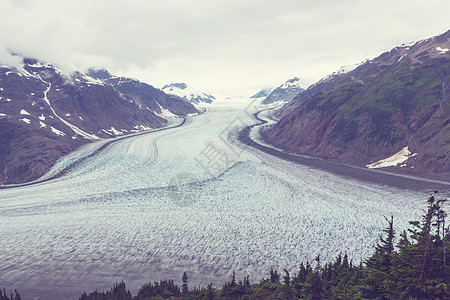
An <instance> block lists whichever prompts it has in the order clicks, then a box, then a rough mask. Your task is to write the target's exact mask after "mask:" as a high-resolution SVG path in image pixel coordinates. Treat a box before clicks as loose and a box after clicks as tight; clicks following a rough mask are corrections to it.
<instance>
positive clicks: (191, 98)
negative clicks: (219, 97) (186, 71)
mask: <svg viewBox="0 0 450 300" xmlns="http://www.w3.org/2000/svg"><path fill="white" fill-rule="evenodd" d="M162 90H163V91H164V92H165V93H167V94H171V95H176V96H178V97H181V98H183V99H185V100H186V101H188V102H190V103H193V104H202V103H212V102H213V101H214V100H216V98H215V97H214V96H211V95H208V94H206V93H203V92H201V91H199V90H197V89H195V88H192V87H189V86H188V85H187V84H185V83H169V84H166V85H165V86H163V88H162Z"/></svg>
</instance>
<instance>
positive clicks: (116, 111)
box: [0, 58, 198, 184]
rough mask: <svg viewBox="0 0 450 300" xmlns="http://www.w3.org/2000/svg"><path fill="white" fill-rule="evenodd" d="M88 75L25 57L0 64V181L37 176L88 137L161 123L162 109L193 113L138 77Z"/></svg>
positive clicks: (179, 113) (125, 131)
mask: <svg viewBox="0 0 450 300" xmlns="http://www.w3.org/2000/svg"><path fill="white" fill-rule="evenodd" d="M88 73H89V74H91V75H92V76H94V77H91V76H89V75H86V74H83V73H80V72H75V73H71V74H66V73H64V72H62V71H61V70H58V69H57V68H56V67H54V66H52V65H50V64H43V63H40V62H38V61H37V60H35V59H28V58H26V59H24V65H23V67H22V69H20V70H18V69H13V68H8V67H0V142H1V145H0V150H1V151H0V184H2V183H21V182H26V181H30V180H33V179H37V178H38V177H40V176H42V175H43V174H44V173H45V172H46V171H48V169H49V168H50V167H51V166H52V165H53V163H54V162H55V161H56V160H57V159H58V158H59V157H60V156H62V155H65V154H67V153H69V152H70V151H73V150H74V149H76V148H78V147H79V146H80V145H82V144H85V143H88V142H90V141H94V140H97V139H100V138H108V137H111V136H117V135H122V134H127V133H131V132H137V131H140V130H144V129H149V128H158V127H162V126H164V125H165V124H166V123H167V121H166V120H165V119H164V118H163V116H162V114H161V113H162V110H164V111H165V112H166V114H167V112H170V114H174V115H178V116H185V115H187V114H190V113H196V112H198V111H197V110H196V109H195V108H194V107H193V106H192V105H191V104H189V103H187V102H185V101H184V100H182V99H180V98H178V97H175V96H171V95H166V94H165V93H164V92H162V91H160V90H158V89H155V88H153V87H152V86H150V85H147V84H145V83H142V82H139V81H137V80H134V79H129V78H120V79H119V78H117V77H112V76H111V74H109V72H108V71H106V70H100V71H99V70H97V71H94V70H90V71H88ZM113 78H116V79H113ZM119 81H120V84H119V83H118V82H119Z"/></svg>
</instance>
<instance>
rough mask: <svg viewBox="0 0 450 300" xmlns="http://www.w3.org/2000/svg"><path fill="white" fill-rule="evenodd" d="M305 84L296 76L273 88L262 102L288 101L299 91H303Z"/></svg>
mask: <svg viewBox="0 0 450 300" xmlns="http://www.w3.org/2000/svg"><path fill="white" fill-rule="evenodd" d="M305 85H306V84H305V83H304V82H302V81H301V80H300V78H298V77H294V78H291V79H289V80H288V81H286V82H285V83H283V84H282V85H280V86H279V87H277V88H276V89H274V90H273V91H272V92H271V93H270V94H269V95H268V96H267V97H266V98H265V99H264V100H263V102H262V103H263V104H270V103H274V102H289V101H291V100H292V99H293V98H294V97H295V96H297V95H298V94H299V93H301V92H303V91H304V90H305V89H304V86H305Z"/></svg>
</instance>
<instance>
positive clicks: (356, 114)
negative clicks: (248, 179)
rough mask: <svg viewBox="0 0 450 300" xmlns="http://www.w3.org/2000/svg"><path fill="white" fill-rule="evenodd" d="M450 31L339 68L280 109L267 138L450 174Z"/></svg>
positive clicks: (373, 163) (351, 159)
mask: <svg viewBox="0 0 450 300" xmlns="http://www.w3.org/2000/svg"><path fill="white" fill-rule="evenodd" d="M449 39H450V31H448V32H446V33H444V34H442V35H440V36H436V37H432V38H429V39H427V40H423V41H419V42H417V43H411V44H404V45H402V46H399V47H396V48H394V49H392V50H391V51H389V52H386V53H383V54H381V55H380V56H379V57H377V58H375V59H373V60H369V61H365V62H363V63H361V64H359V65H357V66H355V67H356V68H354V69H352V68H350V69H349V70H344V71H341V72H336V73H334V74H332V75H330V76H328V77H326V78H324V79H322V80H321V81H319V82H318V83H316V84H314V85H313V86H311V87H309V88H308V89H307V90H306V91H304V92H302V93H300V94H299V95H298V96H297V97H295V98H294V99H293V100H292V101H291V102H290V103H288V104H286V105H285V106H284V107H282V108H281V109H280V111H279V113H278V115H279V117H280V120H279V122H278V123H277V124H275V125H274V126H273V127H272V128H270V129H269V130H268V131H267V132H266V133H265V136H264V138H265V139H266V140H267V141H268V142H269V143H272V144H273V145H276V146H277V147H280V148H283V149H285V150H288V151H292V152H295V153H301V154H307V155H310V156H315V157H320V158H324V159H328V160H334V161H338V162H343V163H348V164H354V165H359V166H365V167H371V168H381V167H382V168H384V169H386V170H392V171H401V172H407V173H413V174H422V175H428V176H431V177H437V178H443V179H447V180H448V178H449V177H448V176H449V174H450V101H449V95H450V78H449V73H450V52H449V51H448V49H449V48H450V40H449Z"/></svg>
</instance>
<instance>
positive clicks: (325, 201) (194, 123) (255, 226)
mask: <svg viewBox="0 0 450 300" xmlns="http://www.w3.org/2000/svg"><path fill="white" fill-rule="evenodd" d="M248 104H249V102H245V101H231V100H230V101H222V102H219V103H216V104H215V105H212V106H210V107H209V108H208V111H207V112H206V113H204V114H202V115H200V116H196V117H189V118H188V119H187V121H186V123H185V124H184V125H183V126H181V127H177V128H173V129H168V130H162V131H157V132H149V133H148V134H143V135H137V136H134V137H130V138H126V139H122V140H118V141H117V142H114V143H111V144H110V145H109V146H108V147H106V149H104V150H103V151H101V152H100V153H98V154H97V155H94V156H91V157H89V158H88V159H85V160H84V161H82V162H81V163H79V164H77V165H76V167H75V168H72V169H71V170H70V172H67V173H65V174H63V175H62V176H60V177H58V178H56V179H53V180H49V181H46V182H42V183H37V184H34V185H29V186H22V187H17V188H13V189H4V190H0V236H1V237H2V238H1V239H2V251H0V285H1V286H6V287H7V288H8V289H14V288H17V289H18V290H19V291H20V292H21V295H22V296H23V297H24V298H25V299H27V298H30V297H31V296H33V298H34V297H35V296H39V295H44V294H45V295H52V296H54V297H53V298H55V299H56V298H66V297H69V298H77V297H79V295H80V294H81V293H82V292H83V291H84V290H87V291H90V290H94V289H105V290H106V289H109V287H110V286H111V284H112V283H114V282H118V281H120V280H122V279H123V280H125V281H126V282H127V285H128V287H129V288H130V289H131V290H132V292H134V293H135V292H136V291H137V290H138V289H139V287H140V286H141V285H143V284H144V283H146V282H148V281H151V280H159V279H162V278H181V274H182V273H183V271H185V270H186V271H188V272H189V274H190V278H189V283H190V285H191V286H194V285H200V284H201V285H203V286H206V285H207V284H208V283H209V282H211V281H212V282H213V284H214V285H222V284H223V283H224V282H225V281H226V280H229V278H230V276H231V273H232V272H233V270H235V271H236V277H238V278H242V277H243V276H244V275H246V274H249V275H250V280H251V281H257V280H259V279H261V278H262V277H266V276H267V274H268V272H269V270H270V269H271V268H286V269H288V270H292V271H295V270H296V269H297V268H298V266H299V264H300V262H301V261H306V260H308V261H312V260H313V259H314V257H315V256H316V255H317V254H320V255H321V257H322V259H324V260H330V259H332V258H334V257H336V255H337V254H338V253H339V252H347V253H348V255H349V257H350V258H351V259H353V261H354V262H355V263H357V262H359V261H360V260H361V259H363V258H365V257H368V256H369V255H371V254H372V251H373V244H374V243H375V241H376V240H377V238H378V236H379V233H380V231H381V229H382V228H384V227H385V223H384V219H383V215H386V216H388V215H391V214H392V215H394V218H395V222H396V225H397V228H396V229H397V231H398V232H399V231H400V230H401V229H403V228H406V227H407V225H408V221H409V220H415V219H417V218H418V216H420V215H421V213H422V208H423V207H424V203H425V201H424V200H423V199H426V195H425V196H424V192H422V191H417V190H405V189H399V188H395V187H390V186H387V185H380V184H375V183H369V182H366V181H359V180H356V179H351V178H347V177H343V176H339V175H334V174H331V173H327V172H325V171H322V170H320V169H316V168H312V167H308V166H303V165H300V164H293V163H292V162H289V161H286V160H283V159H280V158H277V157H274V156H271V155H269V154H267V153H264V152H262V151H259V150H258V149H255V148H252V147H248V146H245V145H243V144H240V143H238V142H237V141H235V140H234V138H233V136H235V135H236V132H238V129H239V128H242V127H244V126H248V125H250V124H253V123H254V122H255V121H254V119H253V113H254V112H255V111H257V110H258V109H260V108H258V107H256V106H251V107H248ZM229 132H232V133H233V134H232V135H231V138H230V137H229V135H228V133H229ZM99 146H100V144H89V145H85V146H83V147H82V148H81V149H79V150H78V151H76V152H74V153H72V154H70V155H69V156H67V157H65V158H63V159H61V160H60V161H59V162H58V164H57V165H55V166H54V168H53V169H52V170H51V171H50V173H49V175H47V176H48V177H51V176H52V175H54V174H56V173H58V171H59V170H62V169H64V168H65V167H66V166H67V165H68V164H70V163H71V162H73V161H76V160H77V159H78V158H81V157H84V156H86V155H88V154H90V153H92V152H93V151H95V149H96V147H97V148H98V147H99ZM80 287H83V289H82V290H80Z"/></svg>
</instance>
